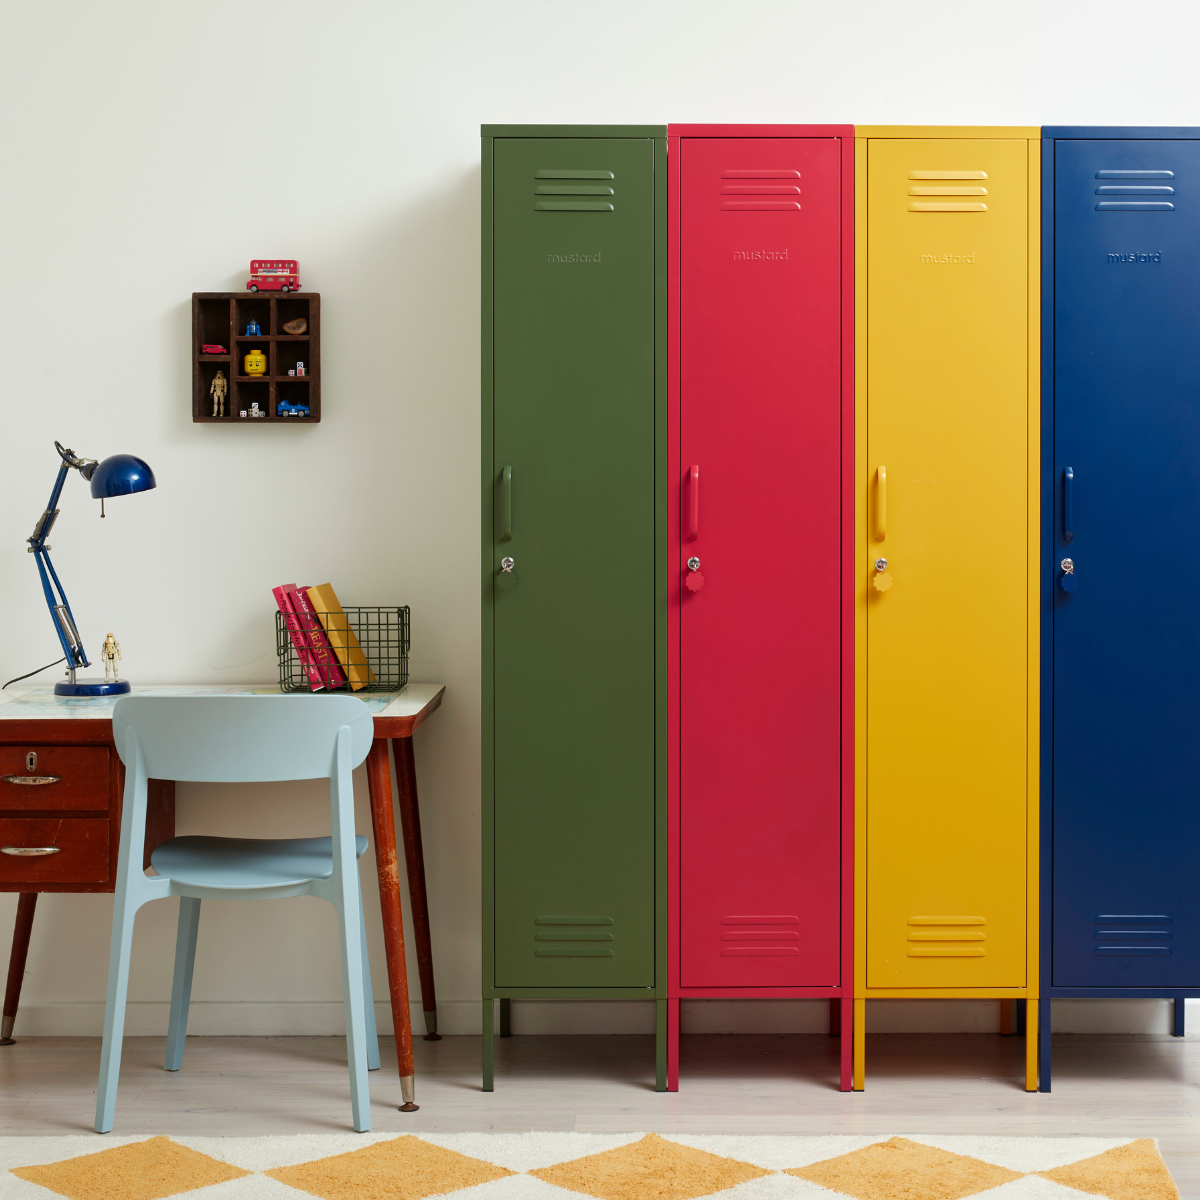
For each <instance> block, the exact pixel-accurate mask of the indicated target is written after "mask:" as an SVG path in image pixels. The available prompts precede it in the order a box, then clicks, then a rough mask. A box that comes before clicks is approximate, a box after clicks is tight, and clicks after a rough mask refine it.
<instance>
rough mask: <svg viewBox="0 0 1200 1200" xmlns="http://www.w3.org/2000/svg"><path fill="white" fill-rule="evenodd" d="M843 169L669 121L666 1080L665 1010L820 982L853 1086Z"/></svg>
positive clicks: (795, 151) (839, 151)
mask: <svg viewBox="0 0 1200 1200" xmlns="http://www.w3.org/2000/svg"><path fill="white" fill-rule="evenodd" d="M853 161H854V131H853V127H852V126H849V125H845V126H832V125H824V126H813V125H783V126H761V125H759V126H731V125H715V126H714V125H672V126H669V127H668V169H669V172H670V178H669V196H670V202H669V203H670V229H669V249H668V279H669V285H668V286H669V299H668V309H669V328H668V336H669V356H670V357H669V381H668V383H669V388H668V394H669V418H668V419H669V429H668V447H669V448H668V457H669V471H670V473H671V474H670V482H669V487H668V494H669V502H670V505H671V509H670V512H669V521H668V527H669V539H670V541H669V557H668V562H669V571H670V574H669V578H668V596H669V617H668V620H669V631H668V632H669V644H670V661H669V677H670V683H669V714H670V715H669V737H670V747H671V753H670V781H669V783H670V787H669V801H670V837H669V847H670V849H669V854H670V861H669V867H670V869H669V893H670V894H669V935H668V937H669V941H668V957H669V966H668V987H669V996H670V999H669V1002H668V1035H669V1051H668V1054H669V1058H668V1089H669V1090H674V1089H676V1088H677V1087H678V1078H679V1057H678V1046H679V1040H678V1039H679V1001H680V999H687V998H689V997H709V998H713V997H727V998H746V997H775V998H798V997H810V998H816V997H827V998H829V1001H830V1023H831V1029H833V1030H837V1029H841V1030H842V1031H844V1033H845V1035H846V1036H844V1037H843V1039H842V1050H843V1053H842V1070H841V1086H842V1090H844V1091H849V1090H850V1053H849V1052H850V1037H849V1034H850V1014H851V1006H852V1005H851V996H852V991H853V988H852V980H851V971H852V969H853V955H852V952H851V936H852V928H853V920H852V915H853V914H852V909H851V905H852V895H853V893H852V882H853V881H852V874H851V872H852V864H853V805H854V795H853V744H854V731H853V636H854V622H853V607H852V592H851V587H852V583H851V580H852V571H851V555H852V550H853V491H852V478H853V441H854V406H853V394H854V391H853V328H854V327H853V314H854V303H853V300H854V298H853V268H854V263H853V232H854V229H853V211H854V187H853Z"/></svg>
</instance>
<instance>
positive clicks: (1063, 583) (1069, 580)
mask: <svg viewBox="0 0 1200 1200" xmlns="http://www.w3.org/2000/svg"><path fill="white" fill-rule="evenodd" d="M1058 565H1059V566H1060V567H1061V568H1062V578H1061V579H1059V581H1058V586H1059V587H1060V588H1062V590H1063V591H1064V592H1073V591H1074V590H1075V585H1076V584H1077V583H1078V582H1079V580H1078V579H1077V578H1076V576H1075V560H1074V559H1071V558H1064V559H1063V560H1062V562H1060V563H1059V564H1058Z"/></svg>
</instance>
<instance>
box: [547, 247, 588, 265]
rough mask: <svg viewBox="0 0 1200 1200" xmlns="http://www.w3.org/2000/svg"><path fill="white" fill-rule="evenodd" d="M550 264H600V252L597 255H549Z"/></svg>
mask: <svg viewBox="0 0 1200 1200" xmlns="http://www.w3.org/2000/svg"><path fill="white" fill-rule="evenodd" d="M546 261H547V262H548V263H574V262H599V261H600V251H599V250H597V251H596V253H595V254H547V255H546Z"/></svg>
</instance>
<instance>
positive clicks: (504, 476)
mask: <svg viewBox="0 0 1200 1200" xmlns="http://www.w3.org/2000/svg"><path fill="white" fill-rule="evenodd" d="M500 540H501V541H502V542H511V541H512V467H505V468H504V470H503V471H501V472H500Z"/></svg>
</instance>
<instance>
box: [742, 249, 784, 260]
mask: <svg viewBox="0 0 1200 1200" xmlns="http://www.w3.org/2000/svg"><path fill="white" fill-rule="evenodd" d="M787 254H788V252H787V250H786V249H783V250H735V251H734V252H733V261H734V262H764V261H771V262H786V261H787Z"/></svg>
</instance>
